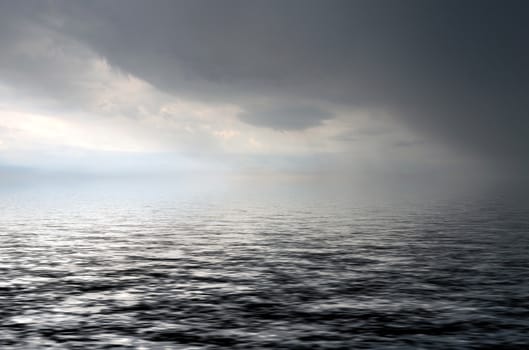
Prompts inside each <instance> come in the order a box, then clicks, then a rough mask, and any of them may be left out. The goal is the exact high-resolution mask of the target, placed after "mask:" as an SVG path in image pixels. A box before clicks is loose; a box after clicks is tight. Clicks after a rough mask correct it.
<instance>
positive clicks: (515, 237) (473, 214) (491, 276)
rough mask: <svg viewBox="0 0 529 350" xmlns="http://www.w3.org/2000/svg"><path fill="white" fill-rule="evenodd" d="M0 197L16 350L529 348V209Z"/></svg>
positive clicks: (36, 193) (288, 199) (514, 205)
mask: <svg viewBox="0 0 529 350" xmlns="http://www.w3.org/2000/svg"><path fill="white" fill-rule="evenodd" d="M142 191H143V192H142ZM146 193H148V194H147V195H146ZM0 198H1V204H0V271H1V273H0V311H1V312H0V348H1V349H21V350H22V349H23V350H30V349H110V348H112V349H113V348H116V349H121V348H123V349H307V350H308V349H524V348H525V349H526V348H529V206H528V205H526V203H525V204H524V201H510V200H508V199H505V198H502V197H494V198H487V197H482V198H473V199H468V198H467V199H458V200H435V199H429V200H424V199H423V200H421V201H415V202H414V201H402V202H399V201H392V202H389V201H388V202H384V201H378V202H373V203H364V202H360V201H355V200H354V199H350V200H343V198H342V199H337V198H336V199H333V198H332V196H331V198H320V197H319V196H315V197H314V198H308V197H307V196H295V195H290V194H288V195H284V196H283V197H281V196H277V198H275V197H274V195H270V196H259V195H256V196H253V197H252V196H237V195H233V194H231V195H225V194H224V195H223V194H220V195H211V194H208V193H207V192H206V193H204V192H202V193H200V194H197V195H196V196H193V195H189V194H188V193H186V194H185V195H179V194H178V193H177V192H175V191H167V192H164V191H159V192H157V193H150V192H149V191H145V190H140V189H136V190H135V189H134V188H132V189H130V188H129V189H128V194H127V195H121V194H119V193H112V192H110V193H109V192H105V191H102V190H100V189H99V190H97V191H92V190H87V191H85V192H82V191H81V192H79V191H76V190H68V191H58V190H56V189H50V190H25V191H17V190H13V191H4V192H2V193H0Z"/></svg>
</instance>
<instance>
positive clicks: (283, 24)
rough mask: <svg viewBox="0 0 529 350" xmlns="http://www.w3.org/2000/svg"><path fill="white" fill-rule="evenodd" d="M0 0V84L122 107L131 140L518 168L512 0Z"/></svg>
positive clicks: (522, 159)
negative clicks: (497, 0) (134, 137)
mask: <svg viewBox="0 0 529 350" xmlns="http://www.w3.org/2000/svg"><path fill="white" fill-rule="evenodd" d="M0 13H1V15H0V17H1V20H2V25H1V26H2V28H1V29H2V34H0V45H1V46H2V51H3V52H4V54H3V55H2V56H1V58H0V72H1V74H2V76H3V77H4V81H3V83H4V84H5V89H6V91H15V92H16V93H19V92H23V94H25V96H31V99H32V101H30V102H28V103H27V104H25V105H24V106H25V107H27V109H28V108H29V109H31V108H33V109H38V110H39V111H42V110H44V109H45V110H46V111H48V112H49V113H55V114H56V115H66V114H68V115H71V117H69V118H74V119H75V118H78V119H76V120H77V122H79V123H81V124H82V123H84V122H85V121H86V120H88V119H90V118H96V119H98V118H99V119H101V120H103V119H104V118H106V119H105V120H108V119H113V120H114V121H115V120H127V121H123V122H119V123H122V124H121V125H123V128H126V129H127V134H128V135H131V134H132V135H136V136H137V138H136V139H137V140H138V144H140V145H143V144H144V145H143V146H142V147H144V149H150V150H171V149H173V150H178V151H179V152H186V153H189V154H197V153H204V152H205V153H209V154H212V153H215V154H222V155H223V156H225V155H235V154H237V155H240V154H255V155H258V154H260V155H264V154H267V155H275V156H276V157H278V158H277V159H279V157H287V156H288V157H290V156H292V155H293V154H297V155H299V156H303V157H305V156H307V155H315V154H325V155H326V156H327V157H330V158H339V159H341V160H340V161H339V163H343V162H345V163H350V164H352V165H351V166H348V168H354V167H355V166H354V162H360V163H356V164H364V165H365V164H367V163H372V162H380V163H382V164H390V163H391V160H392V159H398V160H399V161H397V162H396V163H397V164H394V165H392V167H394V168H399V164H412V168H413V167H419V168H420V167H421V166H425V164H427V163H428V161H429V160H430V159H431V157H432V156H433V155H436V157H437V158H438V161H439V162H444V163H446V172H447V173H448V172H451V171H454V169H456V168H457V167H458V165H457V164H461V162H463V163H465V164H470V163H472V162H476V163H480V162H481V163H483V164H488V166H489V167H491V168H489V169H496V171H498V172H512V173H513V174H515V173H516V174H519V173H523V174H525V173H529V172H528V170H527V168H528V166H527V162H526V158H527V153H528V152H529V121H528V116H527V115H528V112H529V102H528V101H529V98H528V96H527V93H528V91H529V46H527V44H526V39H527V37H529V25H528V24H527V21H526V18H527V15H528V14H529V5H528V4H527V3H526V2H524V1H516V0H512V1H506V2H502V3H501V4H500V3H498V2H496V1H480V2H479V3H476V2H475V1H466V0H463V1H460V0H458V1H453V0H448V1H438V2H433V1H430V2H425V1H418V0H405V1H399V2H391V1H378V0H370V1H365V0H356V1H337V0H336V1H335V0H332V1H325V2H323V1H311V0H309V1H306V0H304V1H286V2H285V1H274V0H272V1H252V2H248V1H234V0H226V1H202V0H193V1H169V0H155V1H138V0H127V1H124V0H116V1H98V0H96V1H90V2H85V1H73V2H72V1H49V2H47V1H46V2H44V1H39V2H33V1H25V2H17V3H16V4H14V3H7V2H3V3H2V4H1V5H0ZM4 96H7V97H5V98H4V100H5V101H11V100H10V99H9V97H8V94H7V93H6V94H4ZM5 104H8V102H5ZM17 106H18V108H20V104H18V105H17ZM50 111H51V112H50ZM75 116H77V117H75ZM120 118H121V119H120ZM99 119H98V120H99ZM129 120H133V121H135V122H130V121H129ZM99 123H102V124H105V123H108V121H101V122H99ZM119 123H117V124H119ZM105 125H106V124H105ZM373 130H375V132H373ZM377 130H378V131H377ZM385 157H387V158H388V159H385ZM395 157H396V158H395ZM316 163H317V162H316ZM316 163H315V164H316ZM316 167H317V166H316ZM454 167H455V168H454ZM476 169H477V168H476ZM479 171H482V168H479ZM479 171H478V170H476V172H479Z"/></svg>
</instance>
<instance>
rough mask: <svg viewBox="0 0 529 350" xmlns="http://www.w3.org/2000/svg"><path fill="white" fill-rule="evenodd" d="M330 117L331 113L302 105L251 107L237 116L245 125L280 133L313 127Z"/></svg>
mask: <svg viewBox="0 0 529 350" xmlns="http://www.w3.org/2000/svg"><path fill="white" fill-rule="evenodd" d="M332 116H333V115H332V113H331V112H328V111H326V110H323V109H321V108H319V107H316V106H310V105H305V104H303V103H301V104H295V103H290V104H286V105H285V104H279V105H277V104H273V105H271V106H269V105H265V106H253V107H250V108H249V109H248V110H246V111H244V112H242V113H240V114H239V117H240V119H241V120H242V121H244V122H246V123H249V124H252V125H255V126H263V127H267V128H272V129H276V130H281V131H286V130H300V129H301V130H302V129H307V128H311V127H315V126H318V125H320V124H321V123H322V122H323V121H324V120H327V119H331V118H332Z"/></svg>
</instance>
